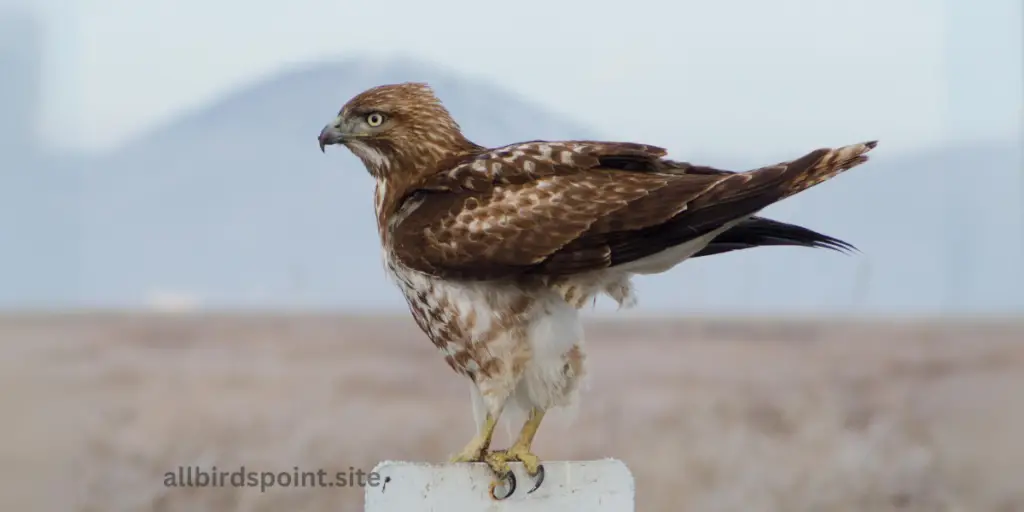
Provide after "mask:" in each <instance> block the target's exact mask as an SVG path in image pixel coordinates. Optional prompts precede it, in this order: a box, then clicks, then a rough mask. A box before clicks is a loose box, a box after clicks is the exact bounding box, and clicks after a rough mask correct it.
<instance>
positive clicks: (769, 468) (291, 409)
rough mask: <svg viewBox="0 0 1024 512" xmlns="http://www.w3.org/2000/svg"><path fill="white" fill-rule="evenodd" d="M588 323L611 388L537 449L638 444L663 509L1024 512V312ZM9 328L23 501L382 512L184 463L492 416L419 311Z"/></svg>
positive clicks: (430, 454)
mask: <svg viewBox="0 0 1024 512" xmlns="http://www.w3.org/2000/svg"><path fill="white" fill-rule="evenodd" d="M587 329H588V335H589V340H588V342H589V351H590V368H591V386H590V389H589V390H588V391H587V392H586V394H585V395H584V399H583V402H582V405H581V407H580V409H579V411H578V415H577V417H576V418H575V419H574V420H573V421H572V422H570V421H569V420H570V419H571V418H569V417H568V416H567V415H563V416H562V417H558V416H556V417H553V418H552V419H551V420H550V421H549V422H548V423H546V424H545V425H544V426H543V427H542V429H541V432H540V435H539V438H538V442H537V446H536V448H537V451H538V453H539V454H540V455H541V457H543V458H547V459H587V458H601V457H608V456H613V457H618V458H621V459H623V460H625V461H626V462H627V463H628V464H629V465H630V466H631V467H632V469H633V472H634V474H635V476H636V479H637V487H638V489H637V490H638V510H640V511H642V512H646V511H676V510H678V511H713V512H716V511H723V512H733V511H736V512H741V511H742V512H757V511H787V512H789V511H792V512H797V511H847V510H851V511H885V510H898V511H944V510H948V511H965V512H968V511H969V512H986V511H992V512H1010V511H1024V483H1022V482H1024V441H1022V440H1021V439H1022V434H1024V322H1017V323H1012V322H990V323H977V324H970V325H969V324H947V325H939V324H920V323H913V322H904V323H896V322H893V323H888V324H881V323H879V324H859V323H842V322H825V321H820V322H810V321H808V322H802V321H790V322H786V321H757V320H749V321H742V320H714V319H705V320H701V319H686V320H677V321H654V320H636V321H623V322H616V323H606V322H605V321H597V320H591V321H590V322H589V323H588V327H587ZM0 341H2V343H0V350H2V353H0V383H2V389H3V391H2V392H0V418H2V425H3V429H4V430H3V436H2V437H0V459H2V460H3V461H5V463H4V464H3V465H2V467H0V472H2V473H0V510H11V511H14V510H17V511H26V512H27V511H90V512H93V511H94V512H116V511H135V510H139V511H141V510H155V511H189V512H205V511H218V512H221V511H224V512H226V511H235V510H238V511H241V510H247V511H248V510H252V511H275V512H278V511H289V512H299V511H339V510H340V511H346V510H351V511H355V510H361V501H362V493H361V490H359V489H358V488H345V489H340V488H334V489H327V488H304V489H298V488H291V489H273V490H270V491H268V492H266V493H261V492H260V491H259V490H258V489H252V488H230V487H228V488H206V489H182V488H165V487H164V485H163V474H164V472H166V471H172V470H174V469H175V468H176V467H178V466H183V465H200V466H204V467H209V466H213V465H216V466H217V467H218V468H222V469H224V470H231V469H237V467H238V466H239V465H245V466H246V467H247V468H249V469H256V470H274V471H277V470H285V471H289V470H291V469H292V468H293V467H294V466H299V467H300V468H301V469H303V470H316V469H319V468H323V469H325V470H327V471H328V472H334V471H338V470H346V469H348V468H349V466H353V467H356V468H363V469H364V470H369V469H370V468H372V467H373V466H374V464H375V463H376V462H377V461H379V460H384V459H407V460H408V459H412V460H417V459H418V460H431V461H440V460H443V459H445V458H447V456H448V455H449V453H451V452H454V451H455V450H457V449H459V448H461V447H462V445H463V444H464V443H465V441H467V440H468V438H469V436H470V435H471V434H472V431H473V426H472V420H471V415H470V405H469V392H468V387H467V384H466V383H465V382H464V381H462V380H461V379H459V378H456V377H455V376H454V374H452V373H450V371H449V370H448V368H447V367H446V366H445V365H444V363H443V362H442V360H441V358H440V356H439V355H438V354H436V352H435V351H434V349H433V347H432V346H430V344H429V343H428V342H427V341H426V340H425V338H424V337H423V335H422V334H420V333H419V332H418V331H417V330H416V328H415V327H414V326H413V324H412V322H411V320H409V319H408V318H407V317H405V316H399V317H395V318H362V319H359V318H354V317H344V316H329V315H324V316H312V315H309V316H283V315H282V316H255V315H253V316H244V315H237V316H230V315H225V316H209V317H203V316H184V317H175V316H141V315H140V316H132V315H88V316H85V315H83V316H74V315H67V316H58V315H54V316H42V315H40V316H21V317H15V316H7V317H0ZM496 444H499V445H504V444H506V436H505V435H502V436H500V438H499V440H498V443H496Z"/></svg>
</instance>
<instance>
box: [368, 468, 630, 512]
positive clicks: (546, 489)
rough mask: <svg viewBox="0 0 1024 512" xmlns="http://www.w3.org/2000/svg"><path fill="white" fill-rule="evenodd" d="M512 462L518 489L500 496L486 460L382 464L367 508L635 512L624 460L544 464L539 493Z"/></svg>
mask: <svg viewBox="0 0 1024 512" xmlns="http://www.w3.org/2000/svg"><path fill="white" fill-rule="evenodd" d="M510 466H511V468H512V471H513V473H515V476H516V480H517V482H518V485H517V489H516V491H515V492H514V493H513V494H512V495H511V496H509V497H507V498H505V499H503V500H495V499H494V498H492V497H491V496H490V484H491V482H492V481H493V480H494V477H493V475H492V473H491V472H490V470H489V469H488V468H487V466H486V465H485V464H483V463H479V464H425V463H417V462H390V461H389V462H381V463H380V464H378V465H377V467H375V468H374V469H373V473H372V474H371V475H372V477H373V483H372V484H370V485H367V486H366V494H365V496H366V499H365V512H432V511H445V512H463V511H469V512H478V511H480V510H487V511H493V512H499V511H507V512H513V511H530V512H562V511H569V512H576V511H580V512H634V501H635V487H634V482H633V475H632V473H630V471H629V468H627V467H626V465H625V464H624V463H622V461H619V460H616V459H605V460H593V461H574V462H561V461H559V462H544V475H545V476H544V481H543V483H542V485H541V486H540V488H538V489H537V490H536V491H535V492H533V493H528V491H529V490H530V489H531V488H532V487H533V483H534V481H533V479H532V478H531V477H530V476H528V475H527V474H526V471H525V470H524V469H523V465H522V464H521V463H512V464H510ZM504 490H505V488H504V487H499V489H498V491H497V492H498V495H499V496H502V495H503V493H504Z"/></svg>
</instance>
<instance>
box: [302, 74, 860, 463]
mask: <svg viewBox="0 0 1024 512" xmlns="http://www.w3.org/2000/svg"><path fill="white" fill-rule="evenodd" d="M319 143H320V146H321V149H323V147H324V146H325V145H328V144H344V145H345V146H347V147H348V148H349V149H350V150H351V151H352V152H353V153H355V154H356V155H357V156H358V157H359V158H360V159H361V160H362V161H363V163H364V164H365V166H366V169H367V170H368V172H369V173H370V174H371V175H372V176H373V177H374V178H375V180H376V182H377V188H376V209H377V223H378V229H379V232H380V239H381V244H382V247H383V250H384V259H385V262H386V266H387V268H388V272H389V274H390V275H391V276H392V277H393V278H394V279H395V281H396V282H397V284H398V286H399V288H400V289H401V290H402V292H403V293H404V295H405V297H406V299H407V301H408V303H409V306H410V311H411V312H412V315H413V317H414V319H415V320H416V322H417V324H418V325H419V326H420V327H421V328H422V329H423V331H424V332H425V333H426V334H427V335H428V337H429V338H430V339H431V340H432V341H433V342H434V344H435V345H437V346H438V348H440V349H441V350H442V352H443V353H444V356H445V359H446V361H447V362H448V364H449V365H450V366H451V367H452V368H453V369H454V370H455V371H457V372H458V373H460V374H464V375H466V376H468V377H469V378H470V379H471V380H472V382H473V386H472V389H473V391H474V397H475V403H476V404H478V405H480V406H481V407H480V408H479V409H480V411H481V414H478V417H479V420H480V421H479V423H480V424H481V425H482V426H483V429H482V430H484V431H486V430H487V427H486V426H487V425H488V424H489V423H488V419H496V418H498V416H500V415H502V413H503V411H504V412H506V413H508V411H509V409H516V410H521V411H528V410H533V411H541V415H542V411H544V410H547V409H549V408H551V407H556V406H560V405H566V404H567V403H569V402H571V401H572V398H573V396H574V395H575V393H576V390H577V387H578V386H577V384H578V382H579V380H580V378H581V377H582V376H583V375H584V357H585V356H584V351H583V348H582V347H583V336H582V329H581V327H580V325H579V317H578V313H577V310H578V309H579V308H580V307H582V306H584V305H586V304H587V303H589V302H591V301H593V299H594V298H595V297H596V296H597V295H599V294H607V295H609V296H611V297H612V298H613V299H615V300H616V301H618V302H619V303H620V305H624V306H628V305H631V304H632V303H633V300H634V299H633V294H632V288H631V285H630V277H631V276H632V275H634V274H653V273H660V272H664V271H666V270H668V269H670V268H672V267H673V266H675V265H677V264H679V263H680V262H682V261H684V260H686V259H687V258H690V257H699V256H707V255H711V254H719V253H722V252H727V251H732V250H736V249H743V248H748V247H757V246H763V245H801V246H808V247H829V248H834V249H841V250H842V249H849V248H852V247H851V246H849V245H848V244H846V243H845V242H842V241H840V240H837V239H834V238H831V237H828V236H825V235H822V234H820V233H815V232H814V231H811V230H808V229H806V228H802V227H799V226H793V225H790V224H785V223H781V222H777V221H772V220H769V219H764V218H760V217H756V216H755V214H756V213H757V212H758V211H760V210H761V209H763V208H765V207H766V206H769V205H771V204H773V203H775V202H778V201H780V200H782V199H784V198H786V197H789V196H791V195H793V194H796V193H798V192H800V191H802V190H806V189H807V188H810V187H812V186H814V185H816V184H818V183H821V182H823V181H825V180H827V179H829V178H831V177H833V176H835V175H837V174H839V173H841V172H843V171H846V170H848V169H851V168H853V167H855V166H857V165H859V164H861V163H863V162H865V161H866V160H867V156H866V155H865V154H866V153H867V152H868V151H870V150H871V149H872V148H874V147H875V142H866V143H861V144H853V145H849V146H844V147H841V148H837V149H818V150H815V151H812V152H810V153H808V154H806V155H804V156H802V157H800V158H797V159H795V160H792V161H789V162H783V163H779V164H775V165H770V166H766V167H762V168H759V169H754V170H751V171H747V172H732V171H725V170H720V169H715V168H712V167H706V166H694V165H691V164H688V163H683V162H677V161H673V160H669V159H667V158H665V156H666V152H665V150H664V149H662V148H659V147H655V146H649V145H644V144H634V143H624V142H599V141H558V142H553V141H531V142H523V143H518V144H512V145H509V146H505V147H500V148H485V147H482V146H479V145H477V144H474V143H473V142H471V141H469V140H468V139H467V138H466V137H465V136H464V135H463V134H462V132H461V130H460V128H459V125H458V124H457V123H456V122H455V121H454V120H453V119H452V117H451V116H450V115H449V113H448V112H447V111H446V110H445V108H444V107H443V106H442V105H441V103H440V101H439V100H438V99H437V98H436V97H435V96H434V94H433V92H432V91H431V90H430V88H429V87H427V86H426V85H425V84H412V83H407V84H398V85H388V86H381V87H376V88H373V89H370V90H368V91H365V92H363V93H361V94H359V95H357V96H356V97H354V98H352V99H351V100H350V101H349V102H348V103H346V104H345V106H344V107H343V108H342V109H341V111H340V112H339V113H338V116H337V117H336V119H335V120H334V121H333V122H332V123H330V124H329V125H327V126H325V127H324V129H323V130H322V131H321V133H320V137H319ZM536 421H537V422H538V423H539V419H538V420H536ZM529 425H530V424H529V423H528V425H527V426H529ZM533 428H534V430H535V425H534V427H533ZM484 433H485V434H486V432H484ZM531 436H532V434H531ZM485 437H487V438H486V444H489V434H487V436H485ZM531 439H532V437H531ZM482 442H483V441H481V443H482ZM523 443H526V445H527V446H526V448H528V444H529V442H528V441H523ZM479 444H480V443H477V444H473V443H471V446H469V447H467V450H469V451H468V452H466V451H464V457H463V458H462V459H460V460H483V459H484V458H485V456H484V455H485V454H484V453H483V452H481V454H480V456H479V457H476V456H475V455H473V454H474V453H475V452H473V450H476V449H477V448H478V447H479V446H478V445H479ZM515 446H519V448H517V449H516V450H519V451H516V450H512V451H513V452H516V454H517V455H518V456H519V457H520V459H521V460H524V462H527V463H528V462H529V461H528V460H527V459H529V457H532V455H529V454H528V453H526V452H528V449H527V450H526V452H523V449H522V448H523V447H522V446H520V445H519V444H517V445H515ZM515 446H514V448H515ZM481 450H483V451H486V446H484V448H482V449H481ZM520 452H522V453H520ZM467 453H469V455H466V454H467ZM492 462H493V461H492ZM499 462H500V461H499ZM492 467H494V468H496V471H497V470H499V469H500V468H501V467H502V466H501V465H500V464H498V463H492Z"/></svg>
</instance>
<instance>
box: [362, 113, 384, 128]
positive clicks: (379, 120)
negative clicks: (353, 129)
mask: <svg viewBox="0 0 1024 512" xmlns="http://www.w3.org/2000/svg"><path fill="white" fill-rule="evenodd" d="M383 123H384V114H381V113H380V112H373V113H371V114H369V115H367V116H366V124H368V125H370V126H373V127H377V126H380V125H381V124H383Z"/></svg>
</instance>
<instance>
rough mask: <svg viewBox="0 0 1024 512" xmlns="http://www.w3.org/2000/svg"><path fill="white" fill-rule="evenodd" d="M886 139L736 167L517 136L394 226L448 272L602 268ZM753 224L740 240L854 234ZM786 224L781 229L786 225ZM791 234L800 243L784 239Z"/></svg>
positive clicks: (399, 214) (800, 184) (819, 175)
mask: <svg viewBox="0 0 1024 512" xmlns="http://www.w3.org/2000/svg"><path fill="white" fill-rule="evenodd" d="M875 145H876V142H875V141H872V142H866V143H861V144H852V145H849V146H844V147H840V148H836V149H819V150H815V151H812V152H810V153H808V154H806V155H804V156H803V157H800V158H798V159H796V160H793V161H790V162H784V163H780V164H777V165H772V166H767V167H762V168H759V169H754V170H752V171H747V172H738V173H734V172H730V171H720V170H717V169H714V168H710V167H697V166H691V165H690V164H685V163H679V162H672V161H670V160H665V159H664V158H663V157H664V155H665V150H664V149H662V148H658V147H654V146H646V145H641V144H626V143H602V142H587V141H569V142H544V141H534V142H528V143H523V144H517V145H513V146H507V147H504V148H497V149H492V150H488V151H487V152H484V153H482V154H479V155H474V156H472V157H470V158H468V159H465V160H463V161H460V162H452V164H451V165H447V166H446V167H444V168H442V169H440V170H439V172H436V173H433V174H431V175H430V177H429V178H427V179H426V180H424V181H423V182H422V183H420V184H419V186H417V187H413V189H412V190H411V191H410V192H409V193H408V194H406V195H405V199H404V201H401V203H400V206H399V208H398V210H397V211H396V212H395V213H394V214H393V215H391V217H390V219H391V220H390V221H389V226H388V230H389V233H390V235H389V236H390V239H391V246H392V250H393V252H394V254H395V255H396V256H397V257H398V259H399V260H400V261H401V263H402V264H404V265H406V266H408V267H411V268H413V269H416V270H420V271H423V272H426V273H429V274H433V275H437V276H440V277H445V278H453V279H471V280H472V279H501V278H518V277H526V276H530V275H533V276H564V275H568V274H575V273H581V272H588V271H593V270H600V269H603V268H608V267H612V266H616V265H621V264H623V263H627V262H630V261H634V260H637V259H640V258H644V257H646V256H650V255H652V254H655V253H658V252H660V251H663V250H665V249H668V248H670V247H672V246H675V245H678V244H682V243H685V242H687V241H689V240H693V239H695V238H697V237H700V236H702V235H706V234H708V233H710V232H712V231H714V230H716V229H720V228H721V227H722V226H724V225H726V224H727V223H731V222H735V221H737V220H740V219H744V218H746V217H750V216H751V215H753V214H755V213H757V212H758V211H759V210H761V209H763V208H765V207H766V206H768V205H770V204H772V203H775V202H777V201H780V200H782V199H784V198H786V197H789V196H792V195H794V194H797V193H799V192H801V191H803V190H806V189H808V188H810V187H813V186H814V185H817V184H819V183H821V182H823V181H826V180H828V179H830V178H832V177H834V176H836V175H838V174H840V173H842V172H844V171H846V170H849V169H852V168H853V167H856V166H857V165H860V164H862V163H864V162H865V161H867V156H866V155H865V153H867V152H868V151H870V150H871V149H872V148H874V147H875ZM691 170H692V172H691ZM765 220H766V219H765ZM768 222H774V221H768ZM778 224H781V223H778ZM738 226H743V224H742V223H741V224H740V225H738ZM785 226H790V225H785ZM745 228H746V229H747V231H746V235H747V236H746V238H744V237H737V236H734V239H735V240H733V242H734V246H735V247H736V248H740V247H739V246H743V245H744V244H745V246H756V245H804V244H803V243H800V242H801V241H803V242H806V244H810V245H814V244H818V245H824V246H830V245H831V246H836V247H841V246H842V245H843V244H845V243H844V242H841V241H834V242H833V241H831V240H834V239H830V238H829V237H824V235H819V234H817V233H814V232H812V231H810V230H806V232H803V231H799V230H801V229H803V228H798V227H796V226H792V228H793V229H789V228H785V229H783V228H781V227H780V226H779V225H775V224H751V225H747V226H745ZM773 230H774V231H773ZM726 233H728V231H727V232H726ZM780 233H781V235H782V236H781V238H779V237H778V236H775V235H779V234H780ZM739 234H743V233H739ZM812 235H819V237H815V236H812ZM787 236H789V238H791V240H790V242H794V243H782V244H780V243H777V242H779V240H785V239H786V237H787ZM821 237H824V238H821ZM726 241H727V240H726ZM759 241H760V242H764V243H759ZM735 244H739V246H736V245H735ZM751 244H753V245H751ZM725 247H727V246H726V245H719V246H718V249H720V250H714V251H713V252H711V253H715V252H723V250H721V249H724V248H725ZM708 250H710V249H708ZM724 250H734V249H724ZM705 255H706V254H705Z"/></svg>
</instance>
